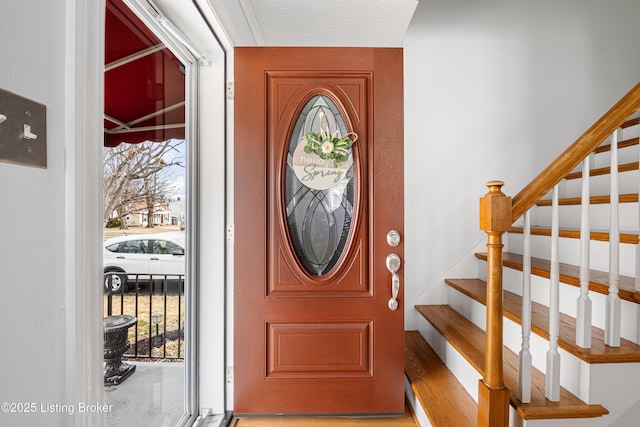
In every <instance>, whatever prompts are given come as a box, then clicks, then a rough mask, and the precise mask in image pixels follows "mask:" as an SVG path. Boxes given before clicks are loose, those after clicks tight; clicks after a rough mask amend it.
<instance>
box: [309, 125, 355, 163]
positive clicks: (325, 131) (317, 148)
mask: <svg viewBox="0 0 640 427" xmlns="http://www.w3.org/2000/svg"><path fill="white" fill-rule="evenodd" d="M319 117H320V133H315V132H309V133H307V134H306V135H305V136H303V137H302V139H303V140H304V141H306V142H307V145H306V146H305V147H304V152H305V153H307V154H309V153H315V154H317V155H318V156H319V157H320V158H321V159H323V160H332V161H333V165H334V166H335V167H338V166H339V164H340V163H342V162H344V161H345V160H347V159H348V158H349V154H350V153H349V149H350V148H351V146H352V145H353V143H354V142H356V140H357V139H358V135H357V134H356V133H354V132H349V133H348V134H347V136H344V137H339V136H338V135H339V134H340V130H336V131H335V132H333V134H332V133H331V128H332V127H333V117H331V116H330V115H327V114H325V113H323V112H321V113H320V115H319ZM324 122H326V127H325V126H323V123H324Z"/></svg>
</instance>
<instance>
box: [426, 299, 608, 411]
mask: <svg viewBox="0 0 640 427" xmlns="http://www.w3.org/2000/svg"><path fill="white" fill-rule="evenodd" d="M416 309H417V310H418V311H419V312H420V314H421V315H422V316H423V317H424V318H425V319H426V320H427V321H429V323H431V324H432V325H433V327H434V328H435V329H436V330H437V331H438V332H439V333H440V334H441V335H442V336H443V337H444V338H445V339H446V340H447V341H448V342H449V343H450V344H451V345H452V346H453V347H454V348H455V349H457V350H458V351H459V352H460V354H461V355H462V356H463V357H464V358H465V359H466V360H467V361H468V362H469V363H470V364H471V365H472V366H473V367H474V368H475V369H476V371H478V372H479V373H482V372H483V370H484V350H485V333H484V331H483V330H482V329H480V328H478V327H477V326H475V325H474V324H473V323H471V322H470V321H469V320H467V318H465V317H464V316H462V315H461V314H460V313H458V312H457V311H455V310H454V309H453V308H451V307H450V306H448V305H419V306H416ZM503 359H504V383H505V386H506V387H507V388H508V389H509V391H510V393H511V406H513V407H514V408H515V409H516V411H517V412H518V414H520V416H521V417H522V418H524V419H552V418H590V417H600V416H602V415H605V414H608V413H609V411H607V409H605V408H604V407H603V406H602V405H589V404H586V403H584V402H583V401H582V400H580V399H578V398H577V397H576V396H574V395H573V394H572V393H570V392H569V391H568V390H566V389H565V388H562V387H561V388H560V400H559V401H558V402H550V401H548V400H547V399H546V398H545V397H544V388H545V384H544V382H545V377H544V374H543V373H542V372H540V371H539V370H537V369H535V368H532V374H531V382H532V386H531V403H526V404H523V403H522V402H520V400H519V399H518V397H517V390H518V386H517V381H518V374H517V369H518V356H517V355H516V354H515V353H514V352H512V351H511V350H509V349H508V348H506V347H505V348H504V349H503Z"/></svg>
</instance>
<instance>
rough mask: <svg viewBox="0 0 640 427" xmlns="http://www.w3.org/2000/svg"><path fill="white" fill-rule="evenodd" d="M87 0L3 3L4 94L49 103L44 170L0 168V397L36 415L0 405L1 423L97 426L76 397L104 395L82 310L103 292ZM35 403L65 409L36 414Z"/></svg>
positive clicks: (94, 68)
mask: <svg viewBox="0 0 640 427" xmlns="http://www.w3.org/2000/svg"><path fill="white" fill-rule="evenodd" d="M85 3H86V2H83V1H80V0H55V1H42V0H22V1H19V2H14V1H11V2H3V4H2V7H1V9H2V10H1V12H0V62H1V63H2V66H0V87H1V88H3V89H6V90H9V91H11V92H14V93H17V94H20V95H22V96H24V97H27V98H30V99H33V100H35V101H37V102H40V103H42V104H45V105H46V108H47V138H48V141H47V152H48V153H47V154H48V168H47V169H37V168H31V167H25V166H16V165H11V164H7V163H0V204H1V205H2V209H0V224H1V225H0V230H1V231H0V242H1V243H0V289H1V292H2V297H1V298H0V343H1V344H0V348H1V349H2V350H1V351H0V384H2V387H0V402H9V403H12V402H13V403H16V404H17V403H34V404H35V405H36V406H35V407H34V408H32V409H35V412H36V413H18V414H11V413H6V412H5V411H4V409H6V407H4V406H3V411H2V412H0V425H11V426H32V425H50V426H72V425H77V426H88V425H101V424H102V422H101V421H100V420H99V419H98V418H96V417H94V416H92V415H90V414H86V413H85V414H79V413H78V408H79V406H78V404H79V403H80V402H84V403H91V404H95V403H100V402H99V401H100V399H101V398H102V375H101V367H100V366H99V365H96V364H95V363H93V360H96V358H98V357H100V355H101V354H102V326H101V321H100V318H99V317H96V316H95V315H91V316H88V315H87V313H95V312H97V311H98V310H101V304H100V298H101V295H102V289H101V287H100V285H99V283H100V281H99V280H98V278H99V272H100V270H99V268H100V267H99V264H100V258H99V254H100V252H99V242H100V240H99V237H100V236H99V230H100V225H99V215H100V203H101V199H102V195H101V194H100V188H101V187H100V185H99V183H100V180H99V179H100V170H99V168H96V167H95V164H98V163H95V162H98V161H99V159H100V155H101V152H102V150H101V149H100V146H101V132H100V120H99V119H100V117H101V114H102V106H101V102H102V93H101V89H102V86H101V83H100V81H99V80H98V76H99V75H100V74H99V73H100V72H101V67H100V63H101V61H102V59H101V54H102V50H101V48H98V49H96V46H102V41H101V38H100V37H101V36H100V26H99V25H98V24H97V23H99V22H102V19H103V18H102V17H103V15H104V12H103V11H102V9H103V8H104V6H102V7H100V4H101V2H89V3H91V4H89V5H87V4H85ZM84 22H91V23H92V24H91V25H90V26H87V27H85V26H84V25H82V23H84ZM84 73H87V74H88V75H89V76H90V77H89V78H88V79H85V74H84ZM87 89H89V90H87ZM39 142H41V141H39ZM91 144H94V145H91ZM88 165H91V167H88ZM86 212H94V213H95V219H94V218H93V217H92V216H91V215H90V216H88V217H85V215H84V213H86ZM98 360H99V359H98ZM41 404H42V405H45V408H46V407H47V406H48V405H56V404H60V405H67V406H66V409H65V407H60V408H61V409H62V410H61V411H53V412H51V411H50V412H43V411H42V409H43V407H42V406H41ZM15 408H16V409H20V407H19V406H16V407H15ZM69 408H72V409H73V410H74V412H75V413H74V415H69V414H68V412H70V410H71V409H69Z"/></svg>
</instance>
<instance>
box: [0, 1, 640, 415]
mask: <svg viewBox="0 0 640 427" xmlns="http://www.w3.org/2000/svg"><path fill="white" fill-rule="evenodd" d="M155 3H157V4H159V5H161V6H162V7H164V8H165V9H166V10H167V12H166V13H167V14H168V15H169V16H170V17H175V18H177V19H175V21H176V22H180V27H181V30H182V31H183V32H184V33H185V34H187V35H188V36H189V37H190V38H191V39H192V41H193V43H195V44H196V45H197V47H198V48H199V49H200V50H201V51H202V52H205V53H206V54H207V55H208V56H209V58H212V59H211V60H210V61H209V63H208V64H207V66H202V69H201V75H200V79H201V84H202V86H201V88H200V90H201V92H202V93H199V99H200V102H201V106H200V108H201V110H202V111H200V114H201V116H202V117H206V118H207V119H206V120H202V121H201V122H199V123H198V125H199V129H198V130H199V131H200V132H199V133H200V135H202V137H203V139H204V138H206V141H207V142H206V144H205V143H202V144H201V152H200V153H198V156H199V157H198V160H199V161H200V163H201V164H200V175H199V177H198V180H199V182H200V184H201V185H200V186H199V187H197V190H198V191H199V192H198V193H197V194H195V195H194V196H195V197H197V199H198V207H199V212H197V215H195V217H198V218H199V220H198V221H199V224H198V227H194V229H197V230H199V232H200V233H201V234H200V236H199V237H200V240H202V241H204V240H207V241H208V242H212V243H211V244H208V245H202V247H201V248H200V249H201V252H200V253H199V254H198V256H199V257H200V258H201V259H203V260H206V262H201V263H199V267H198V268H199V269H200V270H199V271H200V273H201V275H200V277H199V279H200V280H201V281H202V282H206V283H207V284H216V285H219V286H206V287H205V286H203V287H202V288H201V291H202V292H201V293H200V294H199V301H198V303H199V305H200V306H201V307H203V310H202V311H201V312H200V313H199V318H198V322H200V323H201V324H206V325H207V327H206V328H200V329H199V333H200V335H198V337H197V340H198V344H199V345H198V347H197V351H198V355H199V356H200V361H201V362H200V366H199V369H200V370H199V373H200V378H199V381H198V382H197V383H198V384H199V386H200V389H199V395H198V397H199V401H196V402H195V403H191V407H190V411H191V412H192V413H196V414H197V412H198V411H199V409H200V408H211V409H212V410H213V412H214V413H216V414H220V413H223V412H224V411H225V410H227V409H232V407H233V402H232V399H231V398H230V397H229V396H232V394H233V393H232V390H230V391H228V393H227V397H226V398H225V391H226V380H225V372H227V371H229V372H231V371H232V366H230V364H231V363H232V360H233V359H232V357H227V356H228V355H227V354H225V350H224V346H223V343H224V342H225V332H226V331H225V329H224V325H225V322H232V319H231V318H228V319H227V318H225V307H226V306H228V305H229V304H231V305H232V301H231V300H230V299H231V298H232V297H233V292H232V290H233V283H232V282H231V281H230V280H231V277H230V276H226V275H225V262H226V258H225V251H232V249H231V248H232V244H231V243H228V240H227V235H226V229H225V227H226V225H227V222H231V221H232V219H231V218H232V215H231V214H229V213H228V212H226V207H225V203H230V202H229V200H230V199H232V197H233V192H232V189H233V186H232V185H229V186H228V187H226V184H227V181H226V180H225V178H227V179H229V181H232V178H233V176H231V175H230V176H228V177H225V175H224V174H225V170H226V169H225V159H224V156H223V155H221V153H224V152H225V149H224V144H225V140H224V137H225V131H224V125H225V118H224V117H225V116H224V114H225V102H226V101H225V99H226V97H227V94H226V93H225V91H224V88H225V87H226V83H227V82H225V81H224V80H223V79H224V77H223V76H224V75H225V71H228V70H225V69H224V64H225V61H224V60H222V59H221V58H222V57H223V55H222V53H221V50H220V49H217V47H216V46H217V44H216V42H215V40H214V39H213V37H212V36H211V34H210V33H209V34H208V35H207V31H208V27H207V26H206V25H204V22H203V20H202V18H201V17H200V15H199V14H198V12H197V10H196V8H195V6H194V5H196V4H197V5H198V6H199V7H200V8H201V9H202V10H204V11H205V16H206V17H208V18H209V19H213V18H212V16H213V14H212V13H210V12H207V11H209V10H210V9H208V4H209V3H210V2H209V1H207V0H193V1H192V2H184V8H183V9H181V10H175V9H176V8H175V7H173V6H172V5H171V1H168V0H156V1H155ZM211 3H216V4H217V7H218V8H221V7H224V6H220V4H221V3H223V2H211ZM224 3H225V4H226V5H227V6H228V9H227V12H228V13H227V14H226V15H225V14H222V13H221V14H220V15H221V16H225V17H226V22H225V24H226V28H225V30H226V33H227V34H228V35H229V36H230V37H231V39H232V41H233V42H234V43H236V44H237V45H268V44H272V43H274V40H275V43H277V44H279V45H287V44H292V45H293V44H298V43H299V42H300V40H301V39H300V38H299V37H298V36H300V37H301V36H302V33H301V32H300V33H299V34H294V35H291V34H288V33H287V29H288V27H289V25H285V24H282V25H274V26H272V27H269V26H267V25H265V26H263V27H262V30H263V31H264V33H260V32H258V31H257V30H258V28H255V27H254V28H253V32H252V29H251V28H249V25H248V23H247V21H252V19H250V18H247V16H246V15H243V14H242V13H238V11H242V10H243V5H244V6H245V7H246V6H247V5H251V4H255V7H259V6H260V4H267V2H252V1H248V2H247V1H232V2H224ZM341 3H342V2H339V1H338V2H331V4H333V5H334V6H335V7H341ZM322 4H323V5H324V4H325V3H322ZM367 4H368V2H367ZM101 7H102V4H101V2H83V1H77V0H54V1H48V2H43V1H38V0H22V1H7V2H3V4H2V6H1V7H0V46H1V47H2V49H0V58H1V59H2V64H3V66H2V67H0V88H2V89H5V90H9V91H11V92H14V93H17V94H20V95H21V96H24V97H27V98H30V99H33V100H36V101H37V102H40V103H42V104H45V105H46V107H47V133H46V141H45V138H42V139H40V138H39V139H38V140H37V141H38V143H42V144H46V147H47V159H48V164H47V168H46V169H40V168H29V167H23V166H17V165H13V164H8V163H0V183H2V185H0V200H2V204H3V206H5V208H4V209H2V210H1V211H0V223H1V224H3V229H2V232H1V233H0V236H1V237H2V240H3V241H4V242H11V244H10V245H2V247H1V249H0V271H2V283H3V286H2V291H3V296H2V302H1V303H0V325H3V326H2V328H0V339H1V340H2V342H3V344H4V346H3V348H4V349H5V351H3V352H2V356H0V383H2V384H3V385H5V387H3V388H2V391H0V402H45V403H46V402H49V403H52V404H55V403H61V404H65V403H66V404H77V403H78V402H89V403H98V402H101V401H102V396H103V390H102V382H101V375H102V372H101V369H102V367H101V366H100V364H101V359H102V319H101V318H100V317H101V315H100V313H101V310H102V306H101V303H100V298H101V295H102V288H101V286H95V287H91V286H90V284H91V283H93V282H94V281H96V277H99V275H100V273H101V265H100V263H101V261H100V260H101V258H100V250H101V249H100V242H101V236H100V230H101V229H102V210H101V203H102V197H101V185H102V184H101V183H102V177H101V176H100V174H101V171H102V168H101V167H100V161H101V157H102V147H101V146H100V144H101V141H102V139H101V138H102V124H101V122H102V116H101V115H102V106H101V105H100V102H101V96H102V92H101V90H102V86H101V84H100V81H101V80H100V79H101V74H102V73H103V70H104V64H103V63H102V56H101V52H102V46H101V42H102V37H101V32H100V31H101V28H102V27H101V25H102V19H103V17H104V13H103V11H102V10H101ZM219 10H220V9H219ZM233 12H235V13H233ZM181 13H183V14H184V15H180V14H181ZM250 15H251V14H250ZM309 16H310V17H313V16H314V15H313V13H310V14H309ZM336 16H337V14H336ZM639 16H640V2H637V1H634V0H611V1H607V2H603V1H601V0H565V1H556V2H513V1H509V0H493V1H490V2H478V1H475V0H464V1H451V0H420V1H419V2H418V6H417V10H416V12H415V14H414V16H413V19H412V20H411V23H410V24H409V26H408V29H407V32H406V35H405V37H404V40H403V41H402V42H401V43H399V44H400V45H402V46H403V47H404V61H405V62H404V65H405V81H404V84H405V129H404V131H405V171H404V173H405V175H404V177H405V189H404V191H405V195H406V197H405V205H406V213H405V230H404V231H405V232H404V235H405V236H406V242H405V253H406V264H405V265H406V268H405V276H404V277H405V283H406V288H405V300H406V306H407V307H408V309H407V311H406V313H405V325H406V328H407V329H416V327H417V326H416V325H417V322H418V320H417V316H416V314H415V313H414V311H413V310H412V309H410V307H413V305H414V304H417V303H422V302H424V301H425V300H428V301H434V300H438V299H439V298H443V295H442V294H443V290H442V287H441V282H442V278H443V277H445V275H446V274H447V273H448V272H449V271H450V270H455V269H456V268H458V267H459V264H458V261H459V260H460V259H462V258H463V257H465V255H467V254H469V253H471V252H472V251H473V249H474V247H476V246H477V245H478V244H480V243H481V242H482V241H483V239H484V235H483V233H482V232H481V231H480V230H479V228H478V215H477V213H478V199H479V197H481V196H482V195H483V194H484V193H485V192H486V189H485V185H484V184H485V182H487V181H489V180H491V179H502V180H504V181H505V182H506V186H505V187H504V188H503V191H505V193H507V194H508V195H513V194H514V193H515V192H517V191H518V190H519V189H520V188H522V187H523V186H524V185H525V184H526V183H527V182H528V181H529V180H530V179H531V178H533V177H534V176H535V175H536V174H537V173H538V172H539V171H540V170H542V169H543V167H545V166H546V165H547V164H548V163H549V162H550V161H551V160H552V159H553V158H554V157H555V156H556V155H557V154H559V153H560V152H561V151H562V150H563V149H564V148H566V146H567V145H568V144H569V143H570V142H572V141H573V140H575V138H576V137H577V136H579V135H580V134H581V133H582V132H583V131H584V130H585V129H587V128H588V127H589V126H590V125H591V124H592V123H593V122H594V121H595V120H596V119H597V118H599V117H600V116H601V115H602V114H603V113H604V112H605V111H606V110H607V109H608V108H609V107H610V106H611V105H613V104H614V103H615V102H616V101H617V100H618V99H619V98H620V97H621V96H622V95H623V94H624V93H625V92H626V91H628V90H629V89H630V88H631V87H633V86H634V85H635V84H636V83H637V82H638V80H639V79H640V56H639V55H637V51H638V47H637V43H638V40H640V26H638V25H637V20H638V17H639ZM358 18H359V17H358V16H352V17H351V19H352V20H353V21H354V22H356V21H357V20H358ZM310 19H311V18H310ZM305 22H307V21H305ZM310 22H312V23H313V24H312V25H309V31H311V30H313V29H314V28H316V29H322V27H326V26H325V25H324V24H323V23H321V22H318V23H316V22H314V21H310ZM288 24H290V23H288ZM384 25H385V23H384V22H380V21H377V22H371V23H370V25H369V30H368V32H367V31H366V29H365V30H363V33H364V35H365V37H370V40H374V41H375V40H376V39H375V37H374V36H375V33H376V29H377V28H380V27H382V26H384ZM203 27H204V29H203ZM214 27H215V28H217V26H215V25H214ZM344 27H345V28H347V29H348V31H347V32H346V33H340V35H342V36H343V40H340V44H344V43H352V40H353V39H351V38H349V37H355V36H357V35H358V34H355V33H357V32H352V33H350V32H349V29H350V26H349V25H345V26H344ZM274 29H275V31H276V33H275V34H276V35H277V31H280V32H281V35H282V36H283V37H284V39H283V38H277V37H276V38H269V37H270V36H273V34H274V33H273V32H272V31H273V30H274ZM203 34H204V35H203ZM325 35H326V33H325ZM367 40H369V39H365V40H364V41H363V39H358V41H359V42H360V44H366V43H367ZM321 42H322V40H320V41H317V42H316V44H321ZM335 44H338V42H335ZM231 75H232V74H230V75H229V79H231V77H230V76H231ZM229 96H230V97H232V95H229ZM229 102H230V104H229V107H228V108H229V111H232V110H233V103H232V101H229ZM0 113H1V114H5V112H4V111H0ZM235 119H236V120H240V119H241V118H238V117H236V118H235ZM0 126H2V125H0ZM229 153H230V155H231V154H232V150H230V151H229ZM203 165H206V167H203ZM205 183H206V185H204V184H205ZM260 184H264V183H260ZM45 206H46V213H45V208H43V207H45ZM7 207H10V208H7ZM204 212H206V215H204V214H203V213H204ZM167 214H168V215H170V216H169V217H163V218H162V219H163V220H164V218H167V221H168V222H171V221H173V219H172V218H173V217H174V213H173V211H171V213H170V214H169V211H168V210H167ZM180 216H182V212H181V213H180ZM189 218H192V217H191V216H189ZM227 244H228V245H230V247H231V248H228V247H227V246H226V245H227ZM465 268H466V267H465ZM225 280H228V281H227V282H225ZM96 283H97V282H96ZM223 284H225V285H226V288H227V290H226V292H225V289H224V288H223V286H222V285H223ZM227 345H229V348H230V349H232V348H233V344H232V343H230V342H228V344H227ZM225 362H226V363H227V365H226V366H225ZM230 387H232V385H231V386H230ZM0 424H2V425H12V426H31V425H50V426H56V427H62V426H78V427H79V426H101V425H102V415H101V414H98V413H75V414H73V415H71V414H69V413H65V412H57V413H35V414H5V413H0ZM549 425H558V426H560V425H563V423H561V422H558V423H553V424H549Z"/></svg>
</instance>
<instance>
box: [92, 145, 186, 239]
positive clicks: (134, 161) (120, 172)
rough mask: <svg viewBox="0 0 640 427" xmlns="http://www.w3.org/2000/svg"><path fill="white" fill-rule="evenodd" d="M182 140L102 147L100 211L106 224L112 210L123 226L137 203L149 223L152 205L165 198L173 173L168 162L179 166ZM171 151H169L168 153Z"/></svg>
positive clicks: (168, 191) (169, 190) (171, 188)
mask: <svg viewBox="0 0 640 427" xmlns="http://www.w3.org/2000/svg"><path fill="white" fill-rule="evenodd" d="M183 143H184V141H182V140H168V141H165V142H143V143H140V144H120V145H119V146H117V147H114V148H105V149H104V211H103V219H104V223H105V224H106V223H107V221H108V220H109V218H111V216H112V215H113V212H114V211H115V212H117V213H118V217H119V218H120V220H121V221H122V224H123V226H125V227H126V216H127V215H129V214H131V213H136V212H138V211H139V209H140V205H141V204H142V205H146V206H145V209H148V218H149V221H148V224H149V225H150V226H153V220H152V218H153V209H154V207H155V206H156V205H158V204H162V203H166V202H168V200H169V198H170V196H171V193H172V191H173V182H174V180H173V179H172V178H174V176H173V175H172V174H171V172H170V171H171V169H172V168H169V167H170V166H175V165H177V166H183V164H182V158H180V157H178V156H177V155H178V154H179V153H180V151H179V146H180V145H181V144H183ZM172 152H173V153H172Z"/></svg>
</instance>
